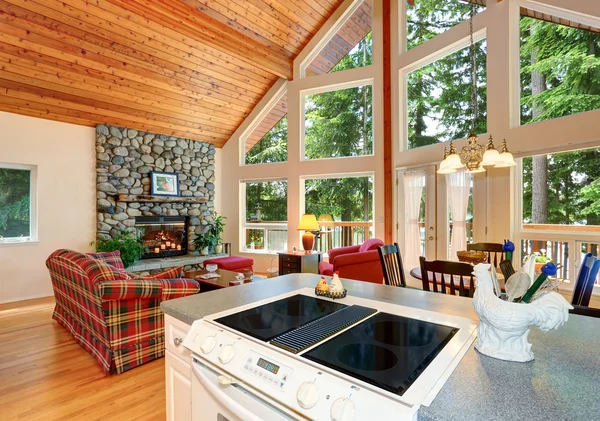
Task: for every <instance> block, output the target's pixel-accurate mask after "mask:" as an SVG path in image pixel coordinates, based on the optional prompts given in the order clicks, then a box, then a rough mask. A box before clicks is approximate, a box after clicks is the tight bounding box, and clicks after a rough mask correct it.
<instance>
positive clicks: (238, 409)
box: [192, 363, 263, 421]
mask: <svg viewBox="0 0 600 421" xmlns="http://www.w3.org/2000/svg"><path fill="white" fill-rule="evenodd" d="M192 368H193V370H194V373H195V375H196V376H197V377H198V380H200V383H202V386H204V387H205V388H206V390H208V392H209V393H210V394H211V395H212V396H213V397H214V398H215V399H216V400H218V401H219V403H220V404H221V405H223V406H224V407H225V408H227V409H228V410H229V411H231V412H233V414H234V415H235V416H236V417H238V418H241V419H242V420H244V421H263V420H262V419H260V418H258V417H257V416H255V415H254V414H253V413H252V412H250V411H248V410H247V409H246V408H244V407H243V406H241V405H240V404H239V403H237V402H236V401H235V400H233V399H232V398H231V397H229V396H228V395H227V394H225V393H222V391H221V390H220V389H219V388H218V387H217V386H215V385H214V384H213V383H212V382H211V381H210V379H209V378H208V377H207V376H206V375H205V374H204V373H202V371H201V368H200V367H198V365H197V363H192ZM226 387H233V386H226Z"/></svg>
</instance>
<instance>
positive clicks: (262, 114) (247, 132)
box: [239, 81, 290, 181]
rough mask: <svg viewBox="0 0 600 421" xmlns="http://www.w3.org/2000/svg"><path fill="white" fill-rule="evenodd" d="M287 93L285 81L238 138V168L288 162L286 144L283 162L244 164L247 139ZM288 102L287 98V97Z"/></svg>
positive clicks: (257, 106)
mask: <svg viewBox="0 0 600 421" xmlns="http://www.w3.org/2000/svg"><path fill="white" fill-rule="evenodd" d="M287 93H288V88H287V81H285V82H284V83H282V85H281V87H280V88H279V89H278V90H277V92H275V94H274V95H273V96H271V97H270V98H269V100H268V102H267V103H266V104H265V105H262V108H261V111H260V113H259V114H258V115H257V116H256V117H255V118H254V120H252V123H251V124H250V125H249V126H248V127H247V128H246V130H244V131H243V133H242V134H241V135H240V138H239V139H240V140H239V165H240V166H242V167H252V166H255V165H269V164H284V163H286V162H289V158H290V155H289V142H288V147H287V157H286V160H285V161H280V162H264V163H259V164H246V142H247V141H248V138H249V137H250V135H251V134H252V133H253V132H254V130H256V128H257V127H258V126H259V125H260V123H262V121H263V120H264V119H265V118H266V117H267V116H268V115H269V114H270V113H271V111H272V110H273V108H275V106H276V105H277V104H278V103H279V100H281V98H283V97H284V96H285V95H287ZM288 101H289V97H288ZM260 107H261V104H260V103H259V104H257V105H256V107H255V108H260ZM286 115H289V109H288V114H286ZM282 118H283V117H282ZM288 118H289V117H288ZM288 138H289V126H288ZM240 181H241V180H240Z"/></svg>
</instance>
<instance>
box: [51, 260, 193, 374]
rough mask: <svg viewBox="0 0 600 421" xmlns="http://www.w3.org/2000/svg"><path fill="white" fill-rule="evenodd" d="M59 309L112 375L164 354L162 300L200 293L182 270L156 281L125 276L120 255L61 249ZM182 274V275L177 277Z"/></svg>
mask: <svg viewBox="0 0 600 421" xmlns="http://www.w3.org/2000/svg"><path fill="white" fill-rule="evenodd" d="M46 266H47V267H48V269H49V270H50V277H51V278H52V287H53V289H54V296H55V298H56V307H55V308H54V314H53V315H52V318H53V319H55V320H56V321H57V322H58V323H60V324H61V325H62V326H64V327H65V328H66V329H67V330H69V332H71V334H72V335H73V337H74V338H75V340H76V341H77V342H78V343H79V344H80V345H81V346H83V347H84V348H85V349H86V350H87V351H88V352H89V353H90V354H92V356H93V357H94V358H95V359H96V361H98V363H99V364H100V366H101V367H102V369H103V370H104V371H105V372H106V373H107V374H109V373H117V374H120V373H122V372H124V371H127V370H129V369H131V368H134V367H137V366H139V365H141V364H144V363H146V362H149V361H152V360H154V359H157V358H160V357H162V356H163V355H164V354H165V343H164V342H165V330H164V317H163V313H162V311H161V310H160V303H161V301H163V300H170V299H173V298H179V297H184V296H186V295H190V294H195V293H197V292H198V291H199V290H200V287H199V285H198V283H197V282H196V281H194V280H192V279H183V278H179V279H164V277H165V276H170V277H172V278H177V277H179V276H180V275H181V269H182V268H176V270H168V271H166V272H163V273H161V274H158V275H155V276H152V277H141V276H137V275H133V274H130V273H127V272H125V270H124V267H123V263H122V262H121V258H120V257H119V252H118V251H117V252H113V253H90V254H82V253H77V252H75V251H71V250H57V251H55V252H54V253H52V254H51V255H50V257H48V259H47V260H46ZM174 272H178V273H174Z"/></svg>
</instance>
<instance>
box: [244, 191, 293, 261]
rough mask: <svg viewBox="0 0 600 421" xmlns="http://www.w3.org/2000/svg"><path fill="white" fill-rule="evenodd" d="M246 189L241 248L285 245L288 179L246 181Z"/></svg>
mask: <svg viewBox="0 0 600 421" xmlns="http://www.w3.org/2000/svg"><path fill="white" fill-rule="evenodd" d="M242 185H243V187H244V189H245V198H246V200H245V214H246V216H245V220H244V223H243V240H242V242H243V244H242V245H241V249H242V250H244V251H256V252H262V251H266V252H274V251H284V250H286V249H287V181H286V180H275V181H248V182H243V183H242Z"/></svg>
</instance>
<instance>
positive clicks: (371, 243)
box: [358, 238, 383, 253]
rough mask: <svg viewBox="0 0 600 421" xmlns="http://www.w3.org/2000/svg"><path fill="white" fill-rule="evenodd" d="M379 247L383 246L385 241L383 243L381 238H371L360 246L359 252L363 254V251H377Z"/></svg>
mask: <svg viewBox="0 0 600 421" xmlns="http://www.w3.org/2000/svg"><path fill="white" fill-rule="evenodd" d="M379 246H383V241H381V240H380V239H379V238H369V239H368V240H367V241H365V242H364V243H362V244H361V245H360V248H359V249H358V251H359V252H361V253H362V252H363V251H370V250H376V249H377V247H379Z"/></svg>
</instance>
